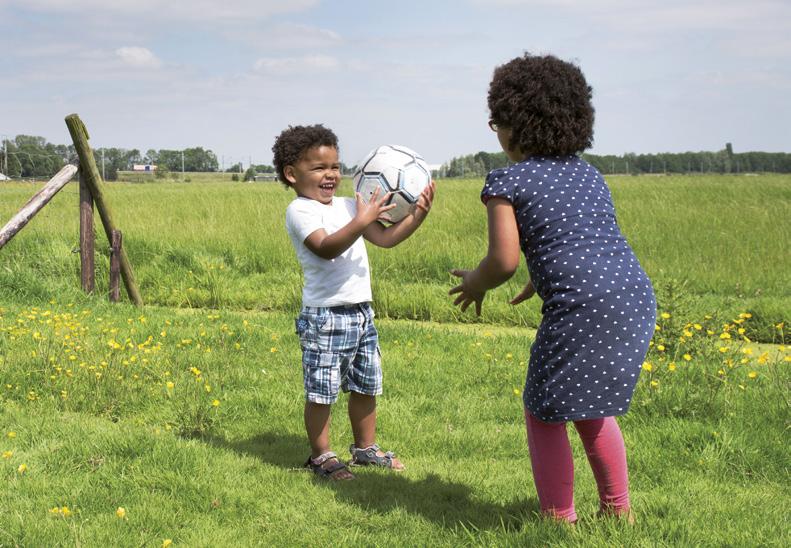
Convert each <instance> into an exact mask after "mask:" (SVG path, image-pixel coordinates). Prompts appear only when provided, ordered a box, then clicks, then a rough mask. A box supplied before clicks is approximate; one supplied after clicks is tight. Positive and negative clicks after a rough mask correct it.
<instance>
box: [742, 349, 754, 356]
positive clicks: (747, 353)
mask: <svg viewBox="0 0 791 548" xmlns="http://www.w3.org/2000/svg"><path fill="white" fill-rule="evenodd" d="M742 353H744V354H746V355H748V356H752V355H753V349H752V348H743V349H742Z"/></svg>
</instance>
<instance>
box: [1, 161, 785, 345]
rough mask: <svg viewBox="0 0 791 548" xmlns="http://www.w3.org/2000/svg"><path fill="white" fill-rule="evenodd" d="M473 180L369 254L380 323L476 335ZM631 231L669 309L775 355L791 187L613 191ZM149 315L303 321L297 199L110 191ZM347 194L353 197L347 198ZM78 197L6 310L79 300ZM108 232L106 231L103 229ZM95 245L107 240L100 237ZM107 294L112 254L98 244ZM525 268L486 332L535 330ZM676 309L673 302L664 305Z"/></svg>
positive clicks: (5, 290) (440, 195)
mask: <svg viewBox="0 0 791 548" xmlns="http://www.w3.org/2000/svg"><path fill="white" fill-rule="evenodd" d="M480 186H481V183H480V181H477V180H447V181H440V182H439V185H438V191H437V198H436V203H435V207H434V208H433V210H432V213H431V215H430V216H429V218H428V219H427V221H426V223H425V224H424V226H423V227H421V229H420V231H418V233H416V234H415V235H414V236H413V237H412V238H411V239H409V240H407V241H406V242H404V243H403V244H401V245H400V246H398V247H397V248H395V249H392V250H382V249H378V248H375V247H373V246H369V254H370V258H371V265H372V277H373V286H374V287H373V289H374V296H375V299H376V308H377V313H378V314H379V315H380V317H381V316H386V317H391V318H411V319H421V320H434V321H440V322H458V321H476V320H474V318H473V317H472V316H470V315H461V314H460V313H459V312H458V310H457V309H455V308H454V307H452V306H451V304H450V301H449V299H448V298H447V295H446V294H447V290H448V288H449V287H451V285H452V284H453V283H454V280H453V279H451V278H452V277H451V276H450V275H449V274H448V271H449V270H450V269H451V268H454V267H460V268H470V267H474V266H475V265H476V264H477V262H478V260H480V258H481V257H482V256H483V254H484V253H485V242H486V227H485V222H486V218H485V208H484V207H483V206H482V205H481V204H480V201H479V199H478V193H479V191H480ZM611 187H612V191H613V196H614V200H615V202H616V207H617V211H618V216H619V222H620V224H621V227H622V229H623V231H624V233H625V234H626V236H627V238H628V239H629V241H630V243H631V245H632V246H633V248H634V249H635V252H636V254H637V256H638V258H639V259H640V261H641V263H642V264H643V265H644V267H645V268H646V270H647V272H648V274H649V275H650V277H651V279H652V280H653V282H654V285H655V287H656V289H657V292H658V294H659V298H660V307H670V306H672V304H673V303H671V302H669V301H668V299H667V298H666V296H665V295H666V293H667V286H668V285H671V286H673V287H674V288H675V287H677V286H680V287H679V288H678V291H680V292H681V293H683V294H684V296H685V298H686V300H687V301H689V306H690V307H691V310H690V312H691V315H690V317H691V316H692V315H694V316H697V317H702V316H703V315H704V314H718V315H720V316H721V317H722V320H723V321H727V319H728V318H730V317H731V316H733V315H735V314H738V313H739V312H742V311H744V310H749V311H751V312H753V313H754V314H755V316H756V322H755V323H754V327H753V329H754V332H753V333H751V335H752V336H753V337H755V338H758V339H761V340H766V341H770V340H771V338H772V334H773V332H772V326H773V325H774V324H776V323H779V322H781V321H784V320H786V319H788V316H787V315H788V310H789V309H791V293H789V291H788V277H787V274H786V273H787V272H789V271H791V255H789V254H788V253H787V252H785V251H786V249H787V248H788V244H789V242H791V228H789V224H788V223H786V222H782V221H783V220H784V219H787V218H789V217H790V216H791V179H789V178H788V177H785V176H775V175H766V176H760V177H748V176H700V177H683V176H679V177H614V178H613V179H612V181H611ZM33 190H34V187H33V186H32V185H29V184H4V185H2V186H0V197H2V199H0V219H6V218H9V217H10V216H11V215H13V213H14V212H15V211H16V210H17V209H18V208H19V207H21V205H22V204H23V203H24V202H25V201H27V199H28V198H29V197H30V195H31V194H32V193H33ZM106 190H107V195H108V199H109V201H110V203H111V204H112V207H113V209H114V214H115V219H116V222H117V224H118V226H119V227H120V228H121V230H122V231H123V232H124V245H125V247H126V249H127V252H128V254H129V257H130V260H131V262H132V265H133V268H134V271H135V275H136V277H137V279H138V282H139V284H140V287H141V291H142V294H143V298H144V300H145V301H146V303H149V304H156V305H162V306H172V307H211V308H220V307H229V308H235V309H248V310H261V309H264V310H281V311H293V310H295V309H296V308H297V307H298V306H299V302H300V298H301V288H300V284H301V276H300V271H299V265H298V263H297V261H296V256H295V254H294V252H293V251H292V249H291V245H290V242H289V241H288V237H287V235H286V232H285V229H284V211H285V207H286V205H287V204H288V203H289V201H290V200H291V199H292V198H293V192H291V191H288V190H285V189H284V188H283V187H282V185H280V184H275V183H255V184H251V183H225V182H223V183H189V184H187V183H151V184H145V185H142V184H132V183H116V184H108V185H106ZM350 191H351V189H350V188H349V183H348V181H347V182H346V183H345V184H344V193H345V194H349V193H350ZM77 200H78V198H77V188H76V185H70V186H69V187H67V188H66V189H64V190H63V191H62V192H61V193H60V194H59V195H58V196H56V198H55V199H54V200H53V202H52V203H50V204H49V205H48V206H47V207H46V208H45V209H44V210H43V211H42V212H41V213H40V214H39V215H38V216H37V217H36V218H34V219H33V221H32V222H31V223H30V225H29V226H28V227H26V228H25V229H24V230H23V231H22V232H21V233H20V234H19V235H18V236H17V237H16V238H15V239H14V240H12V241H11V242H10V243H9V244H8V245H7V246H6V248H4V249H3V251H2V253H0V297H5V298H7V299H15V300H18V301H19V302H28V301H29V300H30V299H39V300H41V299H46V298H47V297H48V296H49V295H53V294H55V295H68V296H69V297H68V298H69V299H71V300H75V301H76V300H79V299H80V296H79V294H78V293H79V284H78V283H77V278H76V277H77V273H78V271H79V256H78V254H76V253H74V250H75V248H76V247H77V245H78V228H77V223H78V217H77V209H76V203H77ZM97 223H98V219H97ZM99 231H101V229H100V228H99ZM98 242H99V243H98V249H99V254H100V257H99V259H100V263H103V264H101V267H100V269H99V272H98V279H99V284H100V285H99V287H100V291H102V292H104V291H106V286H107V280H106V278H107V275H106V272H107V269H106V265H107V261H108V259H107V247H108V246H107V243H106V238H104V236H103V235H102V236H101V237H100V239H99V240H98ZM526 278H527V272H526V268H525V267H524V266H521V267H520V270H519V271H518V272H517V275H516V276H515V277H514V278H513V279H512V280H511V281H509V282H508V283H506V284H505V285H504V286H503V287H502V288H499V289H498V290H496V291H494V292H492V294H491V295H490V296H489V297H487V302H486V303H485V306H484V315H483V317H482V319H481V321H483V322H485V323H496V324H501V325H523V326H532V327H535V326H536V325H537V323H538V321H539V320H540V312H539V309H540V306H539V303H538V302H537V301H536V302H532V303H529V304H527V305H524V306H520V307H511V306H509V305H508V304H507V301H508V298H509V297H510V296H512V295H514V294H515V293H516V292H518V291H519V289H521V286H522V284H523V283H524V281H525V280H526ZM666 301H667V302H666Z"/></svg>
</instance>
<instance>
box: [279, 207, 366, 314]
mask: <svg viewBox="0 0 791 548" xmlns="http://www.w3.org/2000/svg"><path fill="white" fill-rule="evenodd" d="M356 213H357V203H356V202H355V200H353V199H351V198H342V197H335V198H333V200H332V204H330V205H325V204H322V203H321V202H319V201H316V200H311V199H309V198H296V199H295V200H294V201H293V202H291V203H290V204H289V205H288V208H286V230H287V231H288V235H289V237H290V238H291V243H292V244H293V245H294V249H295V250H296V251H297V259H299V262H300V264H301V265H302V272H303V274H304V277H305V285H304V286H303V287H302V306H338V305H342V304H357V303H362V302H366V301H370V300H371V273H370V269H369V267H368V252H367V251H366V249H365V242H363V239H362V237H360V238H357V240H356V241H355V242H354V243H353V244H352V245H351V247H349V249H347V250H346V251H344V252H343V253H342V254H341V255H340V256H338V257H336V258H334V259H330V260H327V259H322V258H321V257H319V256H318V255H316V254H315V253H313V252H312V251H311V250H309V249H308V248H307V246H306V245H305V238H307V237H308V236H310V234H312V233H313V232H315V231H316V230H318V229H320V228H323V229H324V230H325V231H326V232H327V234H328V235H329V234H332V233H334V232H337V231H338V230H339V229H340V228H342V227H344V226H346V225H347V224H349V221H351V220H352V219H353V218H354V215H355V214H356Z"/></svg>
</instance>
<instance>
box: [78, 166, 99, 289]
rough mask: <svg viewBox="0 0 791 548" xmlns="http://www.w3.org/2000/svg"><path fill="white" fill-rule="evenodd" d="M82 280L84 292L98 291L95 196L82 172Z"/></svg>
mask: <svg viewBox="0 0 791 548" xmlns="http://www.w3.org/2000/svg"><path fill="white" fill-rule="evenodd" d="M79 173H80V280H81V281H82V290H83V291H85V292H86V293H93V291H94V289H96V277H95V276H96V268H95V265H94V242H95V240H96V238H95V237H94V234H93V196H91V190H90V189H89V188H88V183H86V182H85V176H84V175H83V173H82V170H80V172H79Z"/></svg>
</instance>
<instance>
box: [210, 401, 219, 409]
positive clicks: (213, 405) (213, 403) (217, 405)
mask: <svg viewBox="0 0 791 548" xmlns="http://www.w3.org/2000/svg"><path fill="white" fill-rule="evenodd" d="M211 405H212V407H220V400H212V402H211Z"/></svg>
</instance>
